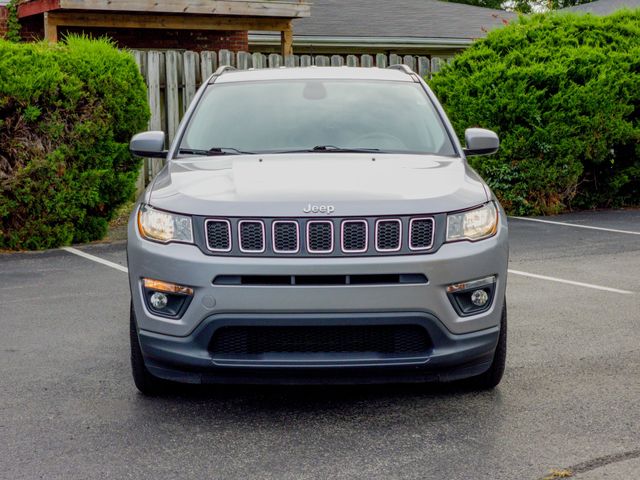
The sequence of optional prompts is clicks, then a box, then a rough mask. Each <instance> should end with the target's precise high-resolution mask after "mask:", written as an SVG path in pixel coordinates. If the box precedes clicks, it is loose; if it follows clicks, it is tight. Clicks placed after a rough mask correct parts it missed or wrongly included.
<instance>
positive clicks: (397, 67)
mask: <svg viewBox="0 0 640 480" xmlns="http://www.w3.org/2000/svg"><path fill="white" fill-rule="evenodd" d="M387 68H390V69H393V70H400V71H402V72H404V73H406V74H407V75H413V74H415V72H414V71H413V70H411V68H409V65H405V64H404V63H396V64H394V65H389V66H388V67H387Z"/></svg>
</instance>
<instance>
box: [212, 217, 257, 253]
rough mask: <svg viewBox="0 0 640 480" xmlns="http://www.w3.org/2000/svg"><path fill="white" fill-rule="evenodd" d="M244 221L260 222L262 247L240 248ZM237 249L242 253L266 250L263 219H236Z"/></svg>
mask: <svg viewBox="0 0 640 480" xmlns="http://www.w3.org/2000/svg"><path fill="white" fill-rule="evenodd" d="M245 223H259V224H260V227H261V228H262V249H261V250H251V249H246V248H242V225H244V224H245ZM207 238H208V237H207ZM238 249H239V250H240V251H241V252H242V253H264V252H265V251H266V250H267V231H266V229H265V226H264V220H255V219H244V220H239V221H238Z"/></svg>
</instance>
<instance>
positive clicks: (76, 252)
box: [62, 247, 634, 295]
mask: <svg viewBox="0 0 640 480" xmlns="http://www.w3.org/2000/svg"><path fill="white" fill-rule="evenodd" d="M62 249H63V250H64V251H66V252H69V253H72V254H74V255H78V256H79V257H82V258H86V259H87V260H91V261H93V262H97V263H100V264H102V265H106V266H107V267H111V268H115V269H116V270H119V271H121V272H124V273H127V272H128V271H129V270H128V269H127V267H123V266H122V265H118V264H117V263H113V262H110V261H109V260H105V259H104V258H100V257H96V256H95V255H91V254H89V253H85V252H83V251H82V250H78V249H77V248H72V247H62ZM509 273H513V274H514V275H521V276H523V277H529V278H537V279H538V280H547V281H549V282H558V283H566V284H568V285H575V286H578V287H585V288H592V289H594V290H603V291H605V292H613V293H621V294H624V295H633V293H634V292H630V291H628V290H620V289H618V288H611V287H603V286H601V285H593V284H591V283H582V282H574V281H573V280H565V279H563V278H556V277H547V276H545V275H538V274H536V273H529V272H521V271H520V270H509Z"/></svg>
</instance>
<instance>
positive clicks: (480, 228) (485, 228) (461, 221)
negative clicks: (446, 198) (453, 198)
mask: <svg viewBox="0 0 640 480" xmlns="http://www.w3.org/2000/svg"><path fill="white" fill-rule="evenodd" d="M497 230H498V209H497V208H496V206H495V204H494V203H493V202H489V203H486V204H485V205H483V206H481V207H480V208H475V209H473V210H469V211H467V212H460V213H451V214H449V215H447V242H455V241H457V240H471V241H475V240H481V239H483V238H487V237H490V236H492V235H494V234H495V233H496V231H497Z"/></svg>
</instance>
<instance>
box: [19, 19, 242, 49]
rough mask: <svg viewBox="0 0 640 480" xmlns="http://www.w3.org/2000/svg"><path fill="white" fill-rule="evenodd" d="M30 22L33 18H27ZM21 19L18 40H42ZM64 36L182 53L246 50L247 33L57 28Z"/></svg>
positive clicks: (35, 26) (38, 32)
mask: <svg viewBox="0 0 640 480" xmlns="http://www.w3.org/2000/svg"><path fill="white" fill-rule="evenodd" d="M31 18H33V17H31ZM24 20H26V19H22V20H21V23H22V25H23V28H22V37H23V38H25V39H30V38H33V37H38V38H42V36H43V34H44V32H43V29H42V27H40V28H38V26H39V25H41V21H40V24H37V23H36V22H24ZM67 33H84V34H87V35H90V36H92V37H103V36H106V37H109V38H112V39H113V40H114V41H115V42H116V44H117V45H118V46H119V47H128V48H157V49H183V50H193V51H196V52H198V51H202V50H214V51H217V50H220V49H223V48H226V49H228V50H233V51H237V50H243V51H247V50H248V49H249V35H248V32H243V31H210V30H160V29H158V30H155V29H144V30H136V29H130V28H123V29H110V28H76V27H69V28H61V29H60V30H59V32H58V35H59V37H60V38H62V37H63V36H64V35H65V34H67Z"/></svg>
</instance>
